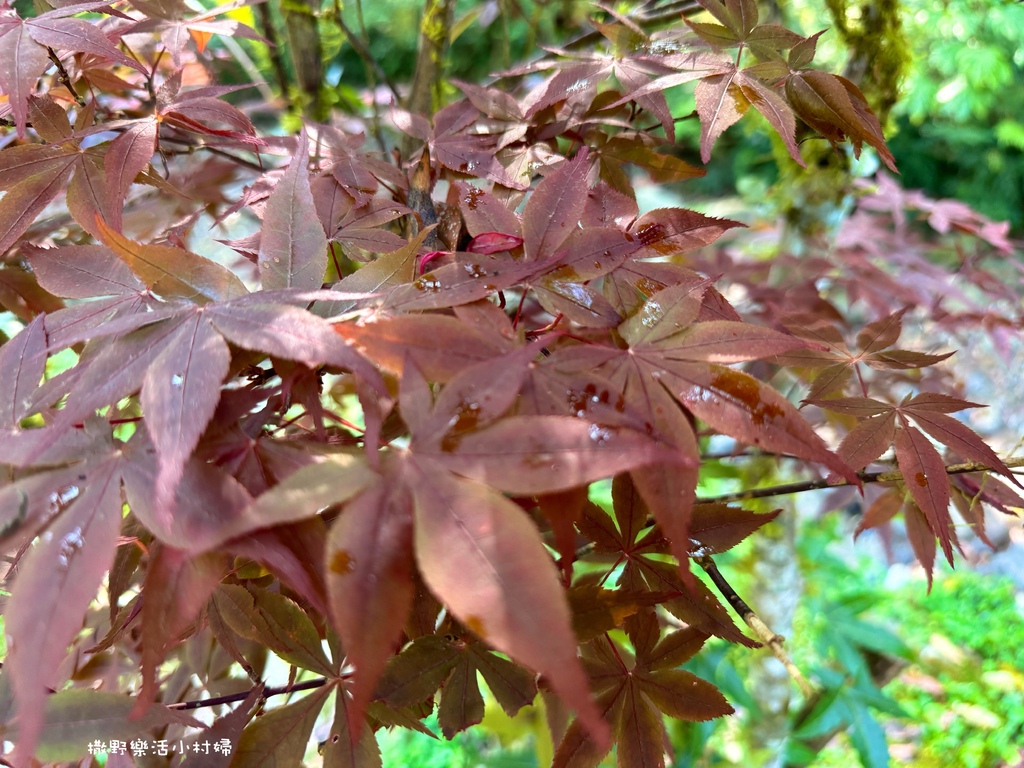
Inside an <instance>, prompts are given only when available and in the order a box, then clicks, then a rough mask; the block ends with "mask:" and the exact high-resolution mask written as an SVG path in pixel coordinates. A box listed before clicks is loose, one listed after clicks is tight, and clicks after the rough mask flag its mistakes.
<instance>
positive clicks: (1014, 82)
mask: <svg viewBox="0 0 1024 768" xmlns="http://www.w3.org/2000/svg"><path fill="white" fill-rule="evenodd" d="M903 5H904V7H905V11H904V23H905V25H906V28H907V37H908V39H909V40H910V41H911V45H912V51H911V53H912V64H911V66H910V68H909V71H908V75H907V79H906V82H905V84H904V98H903V100H902V101H901V103H900V104H899V105H898V106H897V108H896V116H897V127H898V132H897V133H895V134H894V136H893V137H892V140H891V141H890V147H891V148H892V151H893V153H894V154H895V155H896V158H897V160H898V162H899V164H900V170H901V171H902V173H903V183H904V185H905V186H908V187H923V188H924V189H925V190H927V191H928V192H929V194H931V195H933V196H936V197H955V198H957V199H959V200H963V201H964V202H966V203H969V204H970V205H971V206H973V207H975V208H977V209H978V210H979V211H980V212H981V213H984V214H985V215H986V216H989V217H991V218H993V219H998V220H1001V219H1009V220H1010V221H1011V222H1012V224H1013V228H1014V229H1015V230H1016V231H1018V232H1019V231H1020V230H1021V228H1022V227H1024V4H1021V3H1015V2H1009V1H1008V0H904V3H903Z"/></svg>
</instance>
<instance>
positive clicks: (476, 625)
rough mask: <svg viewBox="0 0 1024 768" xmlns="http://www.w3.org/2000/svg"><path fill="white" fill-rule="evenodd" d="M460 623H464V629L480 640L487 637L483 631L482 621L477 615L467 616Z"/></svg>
mask: <svg viewBox="0 0 1024 768" xmlns="http://www.w3.org/2000/svg"><path fill="white" fill-rule="evenodd" d="M462 623H463V624H465V625H466V629H468V630H469V631H470V632H472V633H473V634H474V635H476V636H477V637H479V638H480V639H481V640H486V639H487V634H486V632H484V621H483V619H481V618H480V617H479V616H467V617H466V620H465V621H464V622H462Z"/></svg>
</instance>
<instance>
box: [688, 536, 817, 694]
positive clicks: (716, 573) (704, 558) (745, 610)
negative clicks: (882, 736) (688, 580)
mask: <svg viewBox="0 0 1024 768" xmlns="http://www.w3.org/2000/svg"><path fill="white" fill-rule="evenodd" d="M693 560H694V561H695V562H696V563H697V564H698V565H699V566H700V567H701V568H703V569H704V572H705V573H706V574H707V575H708V576H709V577H710V578H711V581H713V582H714V584H715V586H716V587H718V591H719V592H721V593H722V597H724V598H725V599H726V600H728V601H729V605H731V606H732V608H733V610H734V611H736V613H738V614H739V615H740V618H742V619H743V621H745V622H746V623H747V626H748V627H750V628H751V629H752V630H753V632H754V634H755V635H757V639H758V640H760V641H761V642H762V643H764V644H765V645H766V646H768V648H769V649H770V650H771V652H772V655H773V656H775V658H776V659H778V660H779V661H781V662H782V665H783V666H784V667H785V668H786V671H787V672H789V676H790V677H792V678H793V681H794V682H795V683H796V684H797V687H798V688H799V689H800V692H801V693H803V695H804V697H805V698H810V697H811V696H813V695H814V692H815V688H814V686H813V685H812V684H811V682H810V681H809V680H808V679H807V678H806V677H804V674H803V672H801V671H800V670H799V669H798V668H797V666H796V664H794V663H793V660H792V659H791V658H789V654H788V653H786V649H785V648H783V643H785V641H786V638H784V637H783V636H782V635H779V634H776V633H775V632H772V630H771V629H770V628H769V627H768V625H767V624H765V623H764V621H763V620H762V619H761V617H760V616H758V615H757V614H756V613H754V609H753V608H751V607H750V606H749V605H747V603H746V602H745V601H744V600H743V598H742V597H740V596H739V595H738V594H737V593H736V590H735V589H733V588H732V585H731V584H730V583H729V582H728V581H726V579H725V576H723V575H722V572H721V571H720V570H718V566H717V565H716V564H715V561H714V560H712V559H711V555H700V556H698V557H694V558H693Z"/></svg>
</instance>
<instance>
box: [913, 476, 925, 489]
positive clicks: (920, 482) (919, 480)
mask: <svg viewBox="0 0 1024 768" xmlns="http://www.w3.org/2000/svg"><path fill="white" fill-rule="evenodd" d="M914 482H915V483H917V484H918V485H919V486H921V487H922V488H926V487H927V486H928V478H927V477H925V476H924V472H918V473H917V474H916V475H914Z"/></svg>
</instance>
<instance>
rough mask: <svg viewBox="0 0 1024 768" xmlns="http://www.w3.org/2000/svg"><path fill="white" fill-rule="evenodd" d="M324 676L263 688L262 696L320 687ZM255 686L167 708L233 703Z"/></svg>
mask: <svg viewBox="0 0 1024 768" xmlns="http://www.w3.org/2000/svg"><path fill="white" fill-rule="evenodd" d="M327 682H328V681H327V678H326V677H317V678H314V679H312V680H303V681H302V682H301V683H292V684H291V685H282V686H280V687H277V688H265V689H264V690H263V698H265V699H269V698H270V697H271V696H280V695H281V694H283V693H296V692H298V691H310V690H313V689H314V688H322V687H323V686H325V685H327ZM254 690H256V689H255V688H250V689H249V690H248V691H242V692H241V693H228V694H225V695H224V696H212V697H211V698H209V699H196V700H195V701H179V702H177V703H175V704H168V705H167V708H168V709H179V710H188V709H200V708H202V707H218V706H220V705H221V704H233V703H234V702H236V701H245V699H246V698H248V696H249V694H251V693H252V692H253V691H254Z"/></svg>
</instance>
